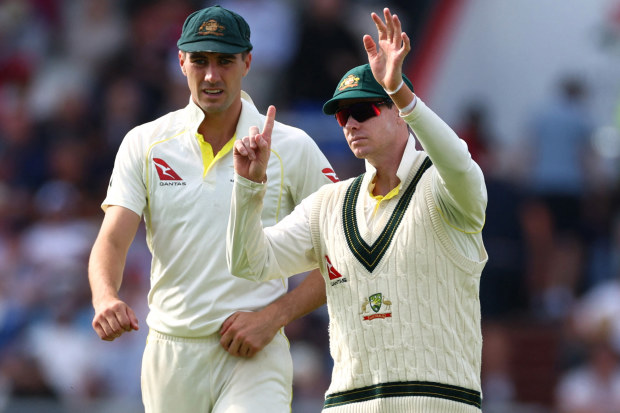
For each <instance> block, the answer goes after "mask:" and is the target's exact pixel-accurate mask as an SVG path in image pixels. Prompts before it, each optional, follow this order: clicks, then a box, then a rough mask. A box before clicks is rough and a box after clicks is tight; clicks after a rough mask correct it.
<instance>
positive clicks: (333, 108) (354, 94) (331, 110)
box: [323, 90, 389, 115]
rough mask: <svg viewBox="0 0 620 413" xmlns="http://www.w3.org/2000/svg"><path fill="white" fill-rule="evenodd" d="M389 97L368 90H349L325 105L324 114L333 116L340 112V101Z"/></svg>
mask: <svg viewBox="0 0 620 413" xmlns="http://www.w3.org/2000/svg"><path fill="white" fill-rule="evenodd" d="M388 97H389V96H388V95H387V94H385V95H380V94H377V93H376V92H369V91H367V90H349V91H346V92H343V93H340V94H339V95H337V96H334V97H333V98H331V99H330V100H328V101H327V102H325V104H324V105H323V113H324V114H326V115H333V114H335V113H336V112H337V111H338V106H339V105H340V101H343V100H353V99H385V98H388Z"/></svg>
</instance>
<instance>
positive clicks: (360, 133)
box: [227, 8, 487, 413]
mask: <svg viewBox="0 0 620 413" xmlns="http://www.w3.org/2000/svg"><path fill="white" fill-rule="evenodd" d="M372 19H373V21H374V22H375V24H376V27H377V31H378V43H375V41H374V40H373V39H372V38H371V36H369V35H365V36H364V38H363V41H364V46H365V48H366V52H367V54H368V60H369V64H366V65H362V66H358V67H355V68H353V69H351V70H350V71H349V72H347V73H346V74H345V75H344V77H343V78H342V80H341V81H340V83H339V84H338V86H337V88H336V90H335V92H334V95H333V98H332V99H330V100H329V101H328V102H327V103H325V105H324V106H323V111H324V112H325V113H326V114H335V116H336V119H337V121H338V123H339V124H340V126H341V127H342V130H343V133H344V136H345V138H346V140H347V142H348V144H349V147H350V149H351V150H352V151H353V153H354V154H355V156H356V157H358V158H363V159H365V160H366V173H364V174H363V175H361V176H359V177H357V178H354V179H350V180H347V181H344V182H340V183H337V184H334V185H328V186H324V187H323V188H321V189H320V190H319V191H317V192H316V193H314V194H312V195H311V196H309V197H308V198H306V199H305V200H303V201H302V203H301V204H300V205H299V206H298V207H297V208H295V210H294V211H293V213H292V214H291V215H289V216H288V217H286V218H285V219H283V220H282V221H280V222H279V223H278V224H276V225H275V226H273V227H269V228H266V229H264V230H263V227H262V226H261V222H260V215H261V211H262V208H263V202H264V199H265V198H264V196H265V190H266V188H268V183H269V180H270V179H271V176H270V175H269V171H267V170H266V165H268V160H269V147H270V144H271V143H272V142H273V137H272V129H271V125H272V124H273V122H274V116H275V110H274V108H273V107H272V108H270V110H269V111H268V114H267V125H266V127H265V129H264V130H263V131H262V132H260V133H259V131H258V130H257V129H254V130H252V133H250V135H249V136H247V137H244V139H242V140H239V141H237V142H235V149H234V154H235V159H234V164H235V171H236V172H237V176H236V182H235V188H234V190H233V201H232V208H231V217H230V220H229V227H228V240H227V242H228V248H227V254H228V264H229V266H230V269H231V272H232V273H233V274H234V275H236V276H239V277H243V278H247V279H253V280H266V279H273V278H278V277H281V276H282V274H295V273H297V272H299V271H303V270H308V269H311V268H314V267H317V266H318V267H319V268H320V270H321V273H322V274H323V278H324V280H325V283H326V289H327V304H328V310H329V317H330V325H329V334H330V351H331V355H332V358H333V360H334V368H333V372H332V381H331V384H330V387H329V389H328V391H327V394H326V397H325V404H324V412H326V413H360V412H373V413H393V412H409V413H446V412H452V413H474V412H478V413H479V412H480V407H481V401H482V394H481V384H480V367H481V350H482V336H481V329H480V303H479V299H478V288H479V281H480V275H481V273H482V269H483V267H484V265H485V263H486V261H487V254H486V251H485V248H484V245H483V241H482V236H481V230H482V227H483V224H484V217H485V209H486V203H487V194H486V189H485V184H484V178H483V175H482V172H481V170H480V168H479V167H478V165H477V164H476V163H475V162H474V161H473V160H472V158H471V156H470V154H469V152H468V150H467V146H466V145H465V143H464V142H463V141H462V140H461V139H459V138H458V136H457V135H456V134H455V133H454V132H453V131H452V129H450V127H449V126H448V125H446V124H445V123H444V122H443V121H442V120H441V119H440V118H439V117H438V116H437V115H436V114H435V113H434V112H432V111H431V110H430V109H429V108H428V107H427V106H426V105H425V104H424V102H423V101H422V100H421V99H420V98H419V97H417V96H416V95H415V94H414V92H413V88H412V85H411V82H410V81H409V80H408V79H407V78H406V77H405V76H403V74H402V64H403V60H404V58H405V56H406V55H407V53H408V52H409V50H410V41H409V38H408V37H407V35H406V33H404V32H402V29H401V23H400V20H399V19H398V17H397V16H396V15H392V14H391V13H390V11H389V9H387V8H386V9H384V19H385V22H384V21H383V20H382V19H381V18H380V17H379V16H377V15H376V14H375V13H372ZM409 128H410V129H411V130H412V131H413V134H415V137H417V138H418V140H419V142H420V143H421V145H422V148H423V151H418V150H417V149H416V147H415V138H414V135H413V134H411V133H410V129H409Z"/></svg>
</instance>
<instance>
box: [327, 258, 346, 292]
mask: <svg viewBox="0 0 620 413" xmlns="http://www.w3.org/2000/svg"><path fill="white" fill-rule="evenodd" d="M325 261H326V262H327V274H328V275H329V279H330V280H335V281H333V282H332V283H331V285H332V287H333V286H336V285H338V284H340V283H346V282H347V279H346V278H344V277H343V276H342V274H340V273H339V272H338V270H337V269H336V267H334V266H333V265H332V262H331V261H330V260H329V257H328V256H327V255H326V256H325Z"/></svg>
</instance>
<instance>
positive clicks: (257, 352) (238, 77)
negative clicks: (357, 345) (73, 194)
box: [89, 6, 337, 413]
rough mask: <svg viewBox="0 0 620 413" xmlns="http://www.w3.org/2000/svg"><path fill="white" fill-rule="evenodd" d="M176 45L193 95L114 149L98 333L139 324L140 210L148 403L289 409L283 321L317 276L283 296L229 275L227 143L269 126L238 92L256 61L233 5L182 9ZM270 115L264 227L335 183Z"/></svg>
mask: <svg viewBox="0 0 620 413" xmlns="http://www.w3.org/2000/svg"><path fill="white" fill-rule="evenodd" d="M177 45H178V48H179V53H178V56H179V64H180V67H181V70H182V72H183V74H184V75H185V76H186V77H187V82H188V85H189V90H190V92H191V97H190V99H189V104H188V105H187V106H186V107H185V108H183V109H180V110H177V111H175V112H171V113H169V114H167V115H165V116H163V117H161V118H159V119H156V120H154V121H152V122H149V123H146V124H144V125H140V126H137V127H136V128H134V129H133V130H131V131H130V132H129V133H128V134H127V135H126V137H125V139H124V140H123V142H122V144H121V146H120V148H119V151H118V154H117V158H116V161H115V164H114V170H113V172H112V179H111V180H110V186H109V188H108V193H107V197H106V199H105V200H104V201H103V205H102V207H103V209H104V210H105V217H104V220H103V224H102V227H101V230H100V233H99V236H98V237H97V240H96V241H95V244H94V246H93V249H92V253H91V258H90V263H89V280H90V284H91V290H92V295H93V306H94V309H95V316H94V319H93V328H94V329H95V331H96V332H97V334H98V335H99V336H100V337H101V338H102V339H103V340H108V341H112V340H114V339H116V338H118V337H119V336H120V335H121V334H124V333H125V332H129V331H131V330H137V329H138V320H137V319H136V316H135V313H134V311H133V310H132V309H131V308H130V307H129V306H128V305H127V304H126V303H125V302H124V301H123V300H122V299H121V298H119V295H118V290H119V288H120V286H121V281H122V275H123V266H124V262H125V257H126V254H127V250H128V248H129V246H130V244H131V242H132V240H133V238H134V236H135V234H136V230H137V228H138V225H139V222H140V218H141V216H144V221H145V224H146V230H147V243H148V246H149V248H150V250H151V253H152V256H153V259H152V264H151V289H150V292H149V295H148V304H149V314H148V317H147V320H146V322H147V324H148V327H149V335H148V340H147V344H146V348H145V351H144V357H143V362H142V380H141V382H142V394H143V402H144V406H145V410H146V412H147V413H171V412H174V413H208V412H213V413H240V412H252V413H255V412H258V413H261V412H270V413H280V412H290V408H291V407H290V405H291V391H292V390H291V389H292V361H291V357H290V353H289V345H288V341H287V340H286V337H285V336H284V332H283V326H285V325H286V324H287V323H289V322H290V321H292V320H293V319H295V318H298V317H300V316H301V315H303V314H305V313H308V312H310V311H311V310H313V309H315V308H317V307H318V306H320V305H322V304H323V303H324V302H325V286H324V283H323V280H322V278H321V275H320V273H319V272H318V271H315V272H313V273H310V275H308V277H307V278H306V279H305V280H304V281H303V282H302V284H301V285H300V286H299V287H298V288H296V289H294V290H293V291H291V292H290V293H288V294H287V284H286V283H283V282H282V281H281V280H279V281H269V282H265V283H260V284H256V283H254V282H250V281H247V280H242V279H239V278H235V277H233V276H231V274H230V272H229V271H228V267H227V265H226V256H225V254H226V251H225V249H226V246H225V235H226V226H227V218H228V216H229V209H230V199H231V192H232V187H233V181H234V175H233V174H234V169H233V153H232V148H233V144H234V142H235V140H236V139H237V138H240V137H242V136H244V135H245V134H248V133H252V131H253V130H254V129H257V128H258V127H259V126H261V125H263V124H264V123H265V116H264V115H261V114H260V113H259V112H258V110H257V109H256V107H255V106H254V104H253V103H252V100H251V99H250V98H249V96H247V94H245V93H244V92H243V91H242V90H241V83H242V79H243V77H244V76H245V75H246V74H247V73H248V71H249V70H250V63H251V60H252V54H251V50H252V44H251V43H250V28H249V27H248V25H247V23H246V21H245V20H244V19H243V18H242V17H241V16H239V15H238V14H236V13H234V12H232V11H230V10H227V9H224V8H222V7H219V6H214V7H209V8H206V9H203V10H199V11H197V12H195V13H193V14H191V15H190V16H189V17H188V18H187V20H186V21H185V24H184V25H183V31H182V34H181V37H180V39H179V41H178V43H177ZM270 110H271V111H272V112H273V110H274V109H273V108H271V109H270ZM270 113H271V112H270ZM270 116H271V118H270V119H272V120H271V122H270V130H271V134H272V137H273V140H272V148H271V150H272V152H273V153H274V155H275V156H273V157H272V158H271V159H270V160H269V162H268V165H266V170H267V171H268V173H269V178H270V179H269V185H268V186H269V188H268V189H267V195H266V196H265V208H264V210H263V214H262V217H261V219H262V220H263V222H264V223H265V224H266V225H272V224H275V223H276V222H277V221H278V220H279V219H281V218H282V217H284V216H286V215H287V214H288V213H289V212H291V211H292V209H293V208H294V207H295V205H297V204H298V203H299V202H300V201H301V200H302V199H303V198H304V197H306V196H307V195H309V194H311V193H312V192H314V191H315V190H317V189H318V188H319V187H321V186H322V185H324V184H326V183H332V181H335V180H337V178H336V177H335V174H334V172H333V170H332V169H331V167H330V165H329V163H328V161H327V159H326V158H325V157H324V156H323V154H322V153H321V152H320V151H319V149H318V147H317V145H316V144H315V143H314V141H313V140H312V139H311V138H310V137H309V136H308V135H307V134H306V133H304V132H303V131H301V130H299V129H296V128H293V127H290V126H287V125H283V124H281V123H275V124H274V122H273V115H270Z"/></svg>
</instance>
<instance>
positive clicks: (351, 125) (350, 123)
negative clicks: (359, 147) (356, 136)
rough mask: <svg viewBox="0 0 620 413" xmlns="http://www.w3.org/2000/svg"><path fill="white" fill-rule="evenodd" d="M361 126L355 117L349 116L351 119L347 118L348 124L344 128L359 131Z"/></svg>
mask: <svg viewBox="0 0 620 413" xmlns="http://www.w3.org/2000/svg"><path fill="white" fill-rule="evenodd" d="M359 125H360V123H359V122H358V121H357V120H356V119H355V118H354V117H353V116H350V115H349V117H348V118H347V122H346V123H345V124H344V127H345V128H349V129H357V128H358V127H359Z"/></svg>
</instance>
